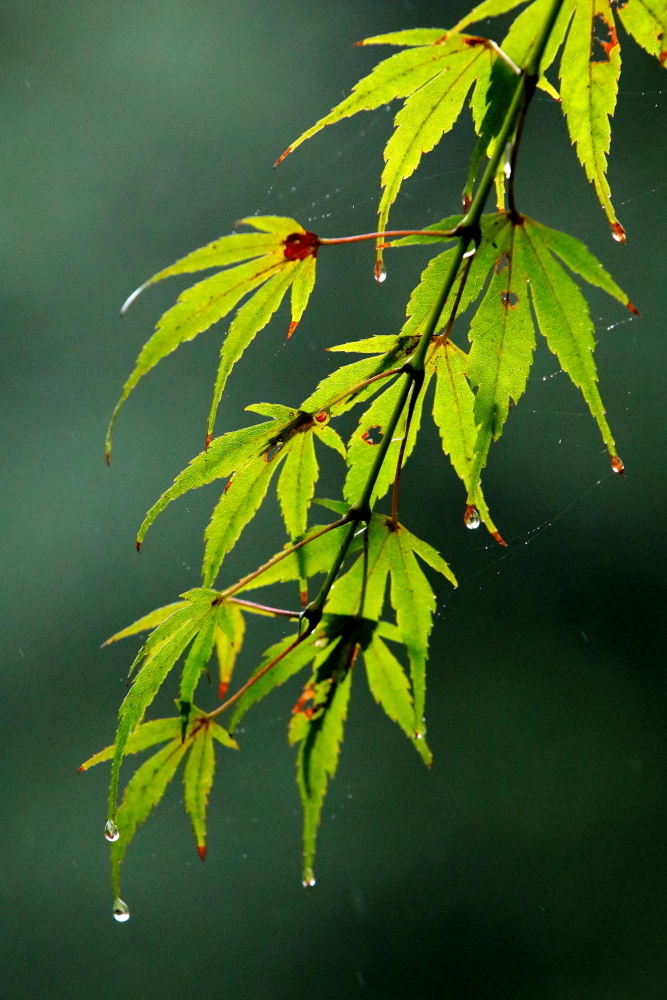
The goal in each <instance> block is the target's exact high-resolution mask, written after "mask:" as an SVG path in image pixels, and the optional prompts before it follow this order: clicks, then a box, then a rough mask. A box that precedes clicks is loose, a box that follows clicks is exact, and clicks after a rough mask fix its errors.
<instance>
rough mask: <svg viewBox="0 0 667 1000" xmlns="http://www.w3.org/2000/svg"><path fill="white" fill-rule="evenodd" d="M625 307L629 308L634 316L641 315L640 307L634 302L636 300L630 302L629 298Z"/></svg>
mask: <svg viewBox="0 0 667 1000" xmlns="http://www.w3.org/2000/svg"><path fill="white" fill-rule="evenodd" d="M625 308H626V309H628V310H629V311H630V312H631V313H632V315H633V316H639V315H641V314H640V312H639V309H638V308H637V306H636V305H635V304H634V302H630V300H629V299H628V301H627V303H626V306H625Z"/></svg>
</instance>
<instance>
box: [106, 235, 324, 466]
mask: <svg viewBox="0 0 667 1000" xmlns="http://www.w3.org/2000/svg"><path fill="white" fill-rule="evenodd" d="M239 224H244V225H248V226H253V227H254V228H255V229H257V230H259V232H256V233H233V234H232V235H231V236H223V237H222V238H220V239H218V240H215V241H214V242H213V243H209V245H208V246H206V247H202V248H201V249H199V250H194V251H193V252H192V253H191V254H188V256H187V257H184V258H183V259H182V260H179V261H177V262H176V263H175V264H172V265H171V267H167V268H165V269H164V270H162V271H159V272H158V273H157V274H155V275H153V277H152V278H150V279H149V280H148V281H147V282H146V283H145V284H143V285H142V286H141V287H140V288H138V289H137V290H136V291H135V292H133V293H132V295H131V296H130V297H129V299H128V300H127V302H126V303H125V305H124V306H123V310H122V311H123V312H124V311H125V310H126V309H127V308H128V306H129V305H130V304H131V303H132V302H133V301H134V300H135V299H136V297H137V296H138V295H139V293H140V292H142V291H143V290H144V289H145V288H148V287H149V286H150V285H152V284H155V283H156V282H158V281H162V280H163V279H164V278H169V277H172V276H173V275H177V274H186V273H191V272H194V271H204V270H209V269H211V268H224V270H220V271H218V273H217V274H214V275H213V276H212V277H209V278H205V279H204V280H203V281H201V282H199V283H198V284H196V285H194V286H193V287H192V288H188V289H187V290H186V291H185V292H183V293H182V294H181V295H180V296H179V299H178V301H177V303H176V305H175V306H173V307H172V308H171V309H169V310H168V311H167V312H166V313H165V314H164V315H163V316H162V318H161V319H160V321H159V322H158V325H157V327H156V330H155V333H154V334H153V336H152V337H151V339H150V340H149V341H148V343H147V344H145V346H144V347H143V349H142V351H141V353H140V354H139V357H138V358H137V362H136V365H135V367H134V370H133V372H132V374H131V375H130V377H129V379H128V380H127V382H126V383H125V385H124V386H123V392H122V394H121V397H120V399H119V401H118V403H117V404H116V407H115V409H114V411H113V414H112V417H111V422H110V424H109V430H108V432H107V442H106V448H107V460H108V459H109V456H110V454H111V432H112V429H113V425H114V423H115V421H116V418H117V416H118V413H119V412H120V409H121V407H122V405H123V403H124V402H125V400H126V399H127V397H128V396H129V394H130V392H131V391H132V390H133V389H134V387H135V386H136V385H137V383H138V382H139V381H140V379H141V378H143V376H144V375H145V374H146V373H147V372H148V371H150V370H151V368H153V367H154V366H155V365H156V364H157V363H158V361H160V360H162V358H164V357H166V356H167V355H168V354H171V352H172V351H175V350H176V348H177V347H178V346H179V345H180V344H182V343H184V342H185V341H188V340H193V339H194V338H195V337H196V336H197V335H198V334H200V333H202V332H203V331H204V330H207V329H208V328H209V327H210V326H212V325H213V324H214V323H217V322H218V321H219V320H221V319H223V318H224V317H225V316H227V315H228V313H230V312H231V310H232V309H233V308H234V307H235V306H236V305H238V303H239V302H240V300H241V299H242V298H243V297H244V296H245V295H247V294H248V293H249V292H251V291H253V290H254V289H258V290H257V291H255V294H254V295H253V296H252V298H250V299H249V300H248V301H247V302H246V303H245V305H243V306H242V307H241V308H240V309H239V311H238V313H237V314H236V316H235V318H234V320H233V321H232V323H231V325H230V327H229V330H228V332H227V336H226V338H225V339H224V341H223V343H222V348H221V352H220V365H219V368H218V374H217V378H216V382H215V389H214V394H213V402H212V405H211V410H210V413H209V419H208V429H207V440H209V439H210V438H211V436H212V434H213V425H214V422H215V416H216V413H217V408H218V404H219V402H220V398H221V396H222V392H223V390H224V387H225V384H226V382H227V378H228V377H229V374H230V372H231V370H232V368H233V366H234V365H235V364H236V362H237V361H238V360H239V358H240V357H241V355H242V354H243V352H244V350H245V349H246V347H247V346H248V345H249V344H250V342H251V341H252V339H253V338H254V337H255V335H256V334H257V333H258V332H259V331H260V330H261V329H262V328H263V327H264V326H266V324H267V323H268V322H269V320H270V319H271V317H272V315H273V313H274V312H275V311H276V309H277V308H278V306H279V305H280V303H281V302H282V300H283V298H284V296H285V294H286V292H287V291H288V289H289V288H290V287H291V289H292V321H291V323H290V326H289V330H288V332H287V336H288V338H289V337H291V335H292V333H293V332H294V329H295V328H296V326H297V324H298V322H299V320H300V319H301V316H302V315H303V312H304V310H305V308H306V305H307V303H308V299H309V297H310V293H311V292H312V289H313V286H314V283H315V259H316V257H317V251H318V249H319V240H318V238H317V236H316V235H315V234H314V233H311V232H309V231H308V230H306V229H304V228H303V226H301V225H300V224H299V223H298V222H296V220H295V219H288V218H282V217H279V216H268V215H267V216H251V217H250V218H247V219H242V220H241V223H239ZM241 261H245V263H241ZM229 265H235V266H233V267H232V266H229Z"/></svg>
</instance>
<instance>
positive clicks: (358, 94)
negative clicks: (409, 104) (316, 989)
mask: <svg viewBox="0 0 667 1000" xmlns="http://www.w3.org/2000/svg"><path fill="white" fill-rule="evenodd" d="M380 37H381V36H380ZM439 37H440V38H441V39H442V42H441V44H436V43H437V39H436V40H435V42H432V41H429V43H428V44H427V45H420V46H418V47H416V48H415V47H411V48H408V49H406V50H404V51H403V52H397V53H396V55H393V56H390V57H389V58H388V59H385V60H383V62H381V63H379V64H378V65H377V66H376V67H375V68H374V69H373V70H372V72H371V73H370V74H369V75H368V76H366V77H364V78H363V79H362V80H359V82H358V83H356V84H355V85H354V87H353V88H352V93H351V94H350V96H349V97H346V98H345V100H344V101H342V102H341V103H340V104H337V105H336V107H335V108H333V110H332V111H330V112H329V114H328V115H325V116H324V118H320V120H319V121H318V122H317V123H316V124H315V125H313V127H312V128H309V129H308V130H307V131H306V132H304V133H303V134H302V135H301V136H299V138H298V139H297V140H296V142H293V143H292V145H291V146H288V148H287V149H286V150H285V152H284V153H283V155H282V156H281V157H280V160H282V159H284V158H285V157H286V156H287V155H288V153H291V152H293V150H295V149H296V148H297V146H300V145H301V143H302V142H305V141H306V139H310V138H311V136H313V135H315V134H316V133H317V132H319V131H320V129H323V128H324V127H325V125H332V124H334V122H339V121H342V119H343V118H349V117H350V116H351V115H356V114H357V112H358V111H374V110H375V109H376V108H379V107H380V106H381V105H383V104H389V103H390V102H391V101H393V100H395V99H396V98H399V97H408V96H409V95H410V94H412V93H414V92H415V91H416V90H417V89H418V88H419V87H422V86H423V85H424V84H425V83H427V82H428V81H429V80H431V79H432V78H433V77H434V76H436V75H437V74H438V73H439V72H440V71H441V69H442V67H443V65H444V64H445V63H446V61H447V59H448V57H449V55H450V54H451V52H452V51H456V50H460V49H461V46H462V41H461V39H459V38H454V39H453V40H448V39H447V38H446V35H445V33H444V32H441V33H440V35H439ZM371 41H372V40H371V39H369V44H370V43H371ZM361 44H362V45H363V44H364V43H363V42H362V43H361ZM392 44H398V45H401V44H403V42H400V41H399V42H397V43H392ZM280 160H278V163H280Z"/></svg>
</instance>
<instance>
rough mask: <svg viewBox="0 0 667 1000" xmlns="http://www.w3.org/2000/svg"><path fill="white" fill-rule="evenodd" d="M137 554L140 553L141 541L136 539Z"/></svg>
mask: <svg viewBox="0 0 667 1000" xmlns="http://www.w3.org/2000/svg"><path fill="white" fill-rule="evenodd" d="M136 544H137V552H141V540H140V539H139V538H137V543H136Z"/></svg>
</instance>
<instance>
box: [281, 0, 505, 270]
mask: <svg viewBox="0 0 667 1000" xmlns="http://www.w3.org/2000/svg"><path fill="white" fill-rule="evenodd" d="M483 16H484V15H483ZM359 44H360V45H380V44H382V45H401V46H406V47H407V48H405V49H404V51H402V52H398V53H396V54H395V55H393V56H390V57H389V58H388V59H385V60H384V61H383V62H381V63H379V64H378V65H377V66H376V67H375V68H374V69H373V71H372V72H371V73H370V74H369V75H368V76H367V77H364V78H363V79H362V80H360V81H359V82H358V83H357V84H355V86H354V88H353V90H352V93H351V95H350V96H349V97H347V98H346V99H345V100H344V101H342V102H341V103H340V104H338V105H337V106H336V107H335V108H334V109H333V110H332V111H330V112H329V114H328V115H325V117H324V118H321V119H320V120H319V121H318V122H317V123H316V124H315V125H313V127H312V128H310V129H308V130H307V131H306V132H304V133H303V134H302V135H301V136H300V137H299V138H298V139H297V140H296V142H294V143H292V145H291V146H289V147H288V148H287V149H286V150H285V152H284V153H283V154H282V156H281V157H280V158H279V160H278V161H277V163H280V162H281V160H283V159H284V158H285V157H286V156H287V155H288V154H289V153H291V152H292V151H293V150H294V149H296V148H297V146H299V145H301V143H302V142H305V140H306V139H309V138H311V137H312V136H313V135H315V134H316V133H317V132H319V131H320V130H321V129H323V128H324V127H325V126H326V125H331V124H333V123H334V122H338V121H341V120H342V119H343V118H347V117H349V116H351V115H354V114H356V113H357V112H359V111H371V110H374V109H375V108H378V107H380V106H381V105H383V104H389V103H390V102H391V101H393V100H396V99H397V98H403V99H405V104H404V105H403V107H402V108H401V110H400V111H399V112H398V114H397V115H396V118H395V120H394V124H395V126H396V127H395V131H394V133H393V135H392V136H391V138H390V139H389V141H388V143H387V145H386V147H385V151H384V159H385V167H384V170H383V172H382V178H381V184H382V189H383V191H382V197H381V199H380V205H379V207H378V231H379V232H381V233H382V232H384V231H385V230H386V228H387V221H388V218H389V211H390V209H391V206H392V205H393V203H394V202H395V200H396V198H397V196H398V193H399V191H400V188H401V185H402V183H403V181H404V180H405V179H406V178H408V177H410V176H411V175H412V174H413V173H414V171H415V170H416V169H417V167H418V166H419V162H420V160H421V157H422V155H423V154H424V153H428V152H430V150H432V149H433V148H434V146H435V145H437V143H438V142H439V141H440V139H441V138H442V136H443V135H444V134H445V133H447V132H449V131H450V130H451V128H452V127H453V126H454V124H455V122H456V121H457V119H458V117H459V115H460V114H461V111H462V109H463V105H464V103H465V100H466V97H467V95H468V92H469V91H470V88H471V87H472V86H473V84H474V83H475V81H476V80H477V79H478V77H479V76H480V75H483V76H484V75H486V74H487V73H488V69H489V67H490V65H491V64H492V63H493V62H494V60H495V59H496V58H497V56H498V55H499V54H500V55H502V56H504V53H502V52H501V51H500V50H499V48H498V46H497V45H496V44H495V43H494V42H491V41H489V40H488V39H486V38H480V37H477V36H473V35H462V34H460V33H458V29H455V30H454V31H452V32H447V31H438V30H437V29H429V30H425V29H418V30H414V31H407V32H394V33H391V34H386V35H376V36H374V37H373V38H368V39H365V40H364V41H363V42H360V43H359ZM514 71H515V72H516V73H518V72H519V70H518V69H517V68H516V67H514ZM276 165H277V164H276ZM381 266H382V247H381V240H378V250H377V263H376V275H379V274H380V272H381Z"/></svg>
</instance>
